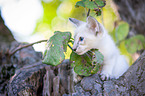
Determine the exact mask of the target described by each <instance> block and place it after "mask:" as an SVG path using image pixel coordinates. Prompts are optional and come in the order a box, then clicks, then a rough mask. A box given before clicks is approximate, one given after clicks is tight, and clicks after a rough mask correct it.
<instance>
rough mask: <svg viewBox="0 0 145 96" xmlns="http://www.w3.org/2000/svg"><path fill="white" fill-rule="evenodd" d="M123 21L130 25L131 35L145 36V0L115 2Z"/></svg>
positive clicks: (120, 0) (119, 0) (118, 0)
mask: <svg viewBox="0 0 145 96" xmlns="http://www.w3.org/2000/svg"><path fill="white" fill-rule="evenodd" d="M113 1H114V2H115V4H116V6H117V9H118V12H119V15H120V17H121V19H122V20H124V21H126V22H128V23H129V25H130V29H131V30H130V33H129V35H136V34H142V35H144V36H145V27H144V26H145V0H113Z"/></svg>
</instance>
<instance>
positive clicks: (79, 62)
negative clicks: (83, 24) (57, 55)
mask: <svg viewBox="0 0 145 96" xmlns="http://www.w3.org/2000/svg"><path fill="white" fill-rule="evenodd" d="M103 59H104V57H103V55H102V54H101V53H100V52H99V51H98V50H97V49H92V50H91V51H88V52H87V53H85V54H84V55H77V54H76V53H74V52H72V54H71V56H70V61H71V66H73V67H74V71H75V72H76V73H77V74H78V75H84V76H89V75H91V74H95V73H97V72H98V71H99V70H100V69H101V67H102V63H103Z"/></svg>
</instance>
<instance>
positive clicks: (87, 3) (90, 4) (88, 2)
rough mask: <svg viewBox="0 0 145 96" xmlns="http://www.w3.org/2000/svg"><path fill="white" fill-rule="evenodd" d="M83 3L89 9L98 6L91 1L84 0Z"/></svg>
mask: <svg viewBox="0 0 145 96" xmlns="http://www.w3.org/2000/svg"><path fill="white" fill-rule="evenodd" d="M84 4H85V6H86V7H87V8H89V9H94V8H98V6H97V5H96V4H95V3H94V2H93V1H89V0H86V1H85V2H84Z"/></svg>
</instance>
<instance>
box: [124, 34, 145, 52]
mask: <svg viewBox="0 0 145 96" xmlns="http://www.w3.org/2000/svg"><path fill="white" fill-rule="evenodd" d="M125 47H126V48H127V51H128V52H129V53H135V52H137V51H138V50H142V49H145V37H144V36H143V35H136V36H133V37H131V38H129V39H127V40H125Z"/></svg>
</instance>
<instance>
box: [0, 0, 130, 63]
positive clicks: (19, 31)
mask: <svg viewBox="0 0 145 96" xmlns="http://www.w3.org/2000/svg"><path fill="white" fill-rule="evenodd" d="M77 1H79V0H0V8H1V15H2V17H3V19H4V21H5V24H6V25H7V27H8V28H9V29H10V30H11V32H12V33H13V36H14V38H15V39H16V40H17V41H19V42H28V43H32V42H36V41H39V40H44V39H49V38H50V36H52V35H53V33H54V31H62V32H65V31H69V32H72V33H73V30H74V27H73V25H72V24H71V23H70V22H69V21H68V18H69V17H71V18H76V19H79V20H83V21H85V20H86V14H87V11H88V10H87V9H85V8H83V7H79V8H75V4H76V2H77ZM102 10H103V12H102V15H101V16H98V17H97V16H96V14H95V13H94V12H91V13H90V15H91V16H93V17H95V18H97V20H98V21H99V22H101V23H102V24H103V25H104V26H105V28H106V29H107V30H108V32H109V33H110V34H112V33H113V30H114V22H115V21H118V20H120V18H119V15H118V13H117V11H116V8H115V7H114V6H113V2H112V1H111V0H107V4H106V6H105V7H104V8H103V9H102ZM112 36H113V35H112ZM34 48H35V50H36V51H42V52H44V50H45V43H41V44H35V45H34ZM119 48H120V50H121V53H122V54H125V55H126V57H127V59H128V61H129V62H132V59H131V55H130V54H129V53H128V52H127V51H126V49H125V48H124V45H123V44H122V45H121V44H120V46H119ZM68 53H70V50H68Z"/></svg>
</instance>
